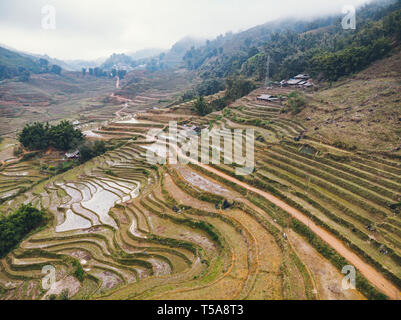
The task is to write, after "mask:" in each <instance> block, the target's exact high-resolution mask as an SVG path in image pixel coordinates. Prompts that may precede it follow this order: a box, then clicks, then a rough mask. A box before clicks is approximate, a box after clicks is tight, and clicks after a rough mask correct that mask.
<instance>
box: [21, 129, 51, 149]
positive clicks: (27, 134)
mask: <svg viewBox="0 0 401 320" xmlns="http://www.w3.org/2000/svg"><path fill="white" fill-rule="evenodd" d="M18 141H19V142H20V143H21V144H22V145H23V146H24V147H25V148H28V149H29V150H43V149H46V148H47V147H48V146H49V124H48V123H46V125H43V123H39V122H35V123H33V124H26V125H25V127H24V128H23V129H22V131H21V132H20V133H19V134H18Z"/></svg>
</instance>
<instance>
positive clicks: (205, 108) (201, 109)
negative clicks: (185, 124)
mask: <svg viewBox="0 0 401 320" xmlns="http://www.w3.org/2000/svg"><path fill="white" fill-rule="evenodd" d="M194 107H195V110H196V112H197V113H198V115H200V116H205V115H207V114H209V113H210V112H212V108H211V107H210V106H209V104H208V103H207V102H206V101H205V99H204V97H203V96H200V97H198V98H197V99H196V101H195V103H194Z"/></svg>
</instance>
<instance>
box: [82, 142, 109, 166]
mask: <svg viewBox="0 0 401 320" xmlns="http://www.w3.org/2000/svg"><path fill="white" fill-rule="evenodd" d="M78 149H79V154H80V158H79V160H80V161H81V163H84V162H86V161H88V160H90V159H92V158H94V157H97V156H100V155H102V154H103V153H105V152H106V151H107V148H106V143H105V142H104V141H95V142H91V141H87V142H85V143H84V144H82V145H81V146H79V148H78Z"/></svg>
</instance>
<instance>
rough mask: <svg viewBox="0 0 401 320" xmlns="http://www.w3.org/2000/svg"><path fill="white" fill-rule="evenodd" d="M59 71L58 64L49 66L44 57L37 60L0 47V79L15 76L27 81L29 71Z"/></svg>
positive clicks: (19, 79)
mask: <svg viewBox="0 0 401 320" xmlns="http://www.w3.org/2000/svg"><path fill="white" fill-rule="evenodd" d="M48 72H52V73H56V74H60V73H61V68H60V67H59V66H58V65H52V66H51V67H49V62H48V61H47V60H46V59H39V60H38V61H36V60H34V59H31V58H29V57H25V56H23V55H21V54H18V53H16V52H13V51H10V50H7V49H5V48H2V47H0V80H3V79H12V78H16V79H17V80H18V81H28V80H29V78H30V76H31V73H48Z"/></svg>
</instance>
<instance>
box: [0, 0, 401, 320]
mask: <svg viewBox="0 0 401 320" xmlns="http://www.w3.org/2000/svg"><path fill="white" fill-rule="evenodd" d="M17 2H18V3H19V2H20V1H16V2H15V3H17ZM33 2H36V4H35V5H33V8H35V10H36V11H37V12H33V9H31V10H32V12H31V14H32V16H35V17H36V16H37V19H38V21H37V24H38V27H37V28H38V29H40V30H39V31H32V35H34V34H36V33H34V32H38V33H39V32H42V33H43V34H46V35H48V33H46V32H54V34H57V32H60V37H63V36H64V34H63V32H64V29H63V28H64V26H63V25H62V24H63V23H64V19H67V17H66V16H64V15H63V14H64V11H63V10H66V11H65V12H66V13H65V14H67V13H68V12H70V11H69V10H72V9H71V8H72V7H73V6H74V4H73V3H75V1H72V2H69V3H70V4H69V5H67V2H66V4H64V5H61V4H60V6H59V5H58V4H57V5H56V4H55V5H54V7H53V6H52V5H50V6H47V7H45V9H44V11H43V10H42V11H41V8H42V7H41V5H42V4H41V3H40V1H33ZM50 2H51V1H50ZM153 2H160V1H153ZM189 2H191V1H189ZM223 2H224V1H223ZM251 2H252V1H251ZM283 2H289V3H290V2H291V1H283ZM306 2H308V3H309V2H310V3H314V1H309V0H308V1H306ZM350 2H352V1H350ZM354 2H355V5H356V4H357V3H359V4H360V3H362V4H360V5H359V6H356V11H355V12H354V14H356V21H357V24H356V26H355V28H352V25H351V27H350V28H346V27H347V26H349V25H347V23H351V24H352V16H351V18H350V20H347V19H345V20H344V19H343V17H344V15H345V14H344V13H341V9H342V6H341V5H336V6H333V8H334V9H335V10H334V9H333V12H326V11H324V12H323V11H322V12H318V11H316V12H314V13H313V14H312V13H310V14H309V13H308V14H307V13H305V17H303V16H297V18H292V17H293V14H292V13H291V12H290V13H291V14H290V13H288V17H290V16H291V18H287V16H286V15H285V14H284V13H280V15H279V14H278V15H277V17H276V18H275V19H273V18H272V17H270V16H266V17H265V18H264V20H260V19H259V18H260V17H259V16H257V17H259V18H257V17H255V21H259V20H260V21H269V22H267V23H264V24H262V22H260V21H259V22H260V23H258V22H252V23H251V24H249V25H248V24H241V25H238V26H235V27H228V26H227V29H224V28H226V27H225V26H223V25H220V24H217V23H216V27H215V28H216V30H217V31H216V32H217V33H216V35H217V34H218V33H219V32H226V31H228V30H230V28H231V29H234V30H237V31H235V32H227V33H225V34H224V35H223V34H221V35H219V36H216V35H214V36H212V34H210V35H208V36H207V37H204V38H201V37H195V36H193V37H192V36H186V37H184V38H182V39H181V40H179V41H178V42H177V39H175V41H173V42H171V44H173V45H172V46H171V45H170V46H169V47H170V49H160V50H158V49H148V50H142V51H140V50H139V49H144V48H145V49H147V48H155V47H156V45H155V44H154V43H153V42H150V43H149V44H147V43H144V44H143V45H140V43H142V42H141V41H142V40H141V41H139V40H138V42H136V41H137V40H135V39H134V38H135V34H133V35H130V36H132V37H133V38H132V39H130V41H132V47H127V48H126V50H125V51H123V52H125V53H113V52H121V50H122V49H121V47H120V45H121V43H125V42H123V40H121V39H125V37H121V39H120V38H119V37H118V36H117V35H115V38H116V39H112V38H113V35H110V33H108V32H106V31H104V32H105V33H104V40H105V41H104V43H94V42H96V41H92V40H94V39H97V38H95V36H93V37H94V39H92V40H91V41H89V40H88V41H87V44H88V46H91V45H92V46H93V48H94V49H93V50H94V51H93V52H94V53H95V55H94V56H93V57H92V58H89V57H86V56H87V55H88V54H89V52H90V50H89V48H87V49H84V48H82V52H83V53H82V54H83V55H84V56H83V57H82V58H79V59H78V58H75V57H76V56H79V54H78V52H74V54H75V55H73V54H71V58H70V56H69V52H73V50H72V49H73V48H71V49H68V48H67V47H68V45H66V47H65V50H66V51H65V54H64V55H63V54H62V52H61V51H57V50H61V49H60V45H55V44H54V45H53V47H54V48H53V47H52V46H50V45H49V47H48V48H47V46H46V43H45V42H43V43H42V44H41V45H42V48H41V49H40V50H39V48H38V46H37V45H33V44H32V49H30V48H29V46H28V45H25V46H21V47H20V48H19V47H18V43H22V42H18V41H17V40H15V39H12V37H11V36H6V34H7V30H8V29H7V28H8V27H7V23H8V22H7V21H9V20H7V19H6V18H5V17H6V15H7V14H8V15H10V16H14V15H15V17H19V15H23V13H18V10H19V9H18V8H13V2H12V1H8V0H7V1H5V4H4V5H0V9H1V10H0V11H2V10H3V7H4V10H5V13H2V14H1V15H0V17H1V18H0V21H1V20H3V18H4V23H1V24H0V34H1V35H2V37H1V44H0V300H87V299H90V300H201V301H204V300H400V299H401V216H400V214H401V95H400V93H401V80H400V79H401V49H400V48H401V46H400V44H401V1H399V0H398V1H396V0H385V1H359V2H358V1H354ZM100 3H102V4H103V3H104V2H103V1H100ZM134 3H136V5H138V6H139V5H140V1H134ZM315 4H316V2H315ZM345 4H346V3H345ZM120 5H122V2H121V1H116V6H120ZM172 5H173V6H174V5H175V4H172ZM249 5H250V4H249ZM64 6H66V7H64ZM70 6H71V7H70ZM104 6H105V7H108V5H104ZM188 6H189V4H188ZM227 6H229V4H227ZM241 6H242V5H241ZM268 6H269V2H268V1H267V2H266V8H267V7H268ZM296 6H301V4H300V3H299V2H297V4H296ZM129 8H131V7H129ZM129 8H127V10H128V11H129ZM42 9H43V8H42ZM53 9H54V10H53ZM21 10H22V9H21ZM26 10H27V9H26ZM99 10H100V9H99ZM102 10H103V9H101V10H100V11H99V12H100V13H99V14H101V12H102ZM158 10H162V8H160V9H158ZM177 10H178V9H177ZM182 10H187V8H186V6H185V8H183V9H182ZM210 10H213V9H210ZM216 10H217V9H216ZM230 10H231V9H230ZM233 10H234V9H233ZM283 10H284V9H283ZM316 10H317V9H316ZM325 10H326V9H325ZM327 10H329V9H327ZM53 11H54V12H53ZM334 11H335V12H334ZM202 12H203V11H201V12H199V15H201V14H203V13H202ZM230 12H231V11H230ZM349 12H351V13H350V14H352V10H351V11H349ZM56 13H57V15H55V17H53V16H52V14H56ZM25 14H28V13H25ZM69 14H71V12H70V13H69ZM78 16H79V15H78V13H77V17H78ZM156 16H157V14H156ZM43 17H47V18H46V19H47V20H45V21H43V20H42V25H40V21H41V19H42V18H43ZM269 17H270V18H269ZM53 18H54V19H56V20H55V21H53V20H52V19H53ZM35 19H36V18H35ZM77 19H78V18H77ZM210 19H212V18H210ZM233 19H234V17H233ZM258 19H259V20H258ZM269 19H270V20H269ZM122 20H123V19H122ZM96 21H97V20H96V19H95V18H94V21H93V23H96ZM250 21H253V20H252V19H251V20H250ZM350 21H351V22H350ZM53 22H57V25H56V26H57V27H55V28H54V30H51V31H49V30H46V28H44V27H45V26H46V25H47V26H48V27H49V28H50V29H51V27H52V23H53ZM81 22H82V21H81ZM81 22H80V23H81ZM43 23H44V24H43ZM105 23H110V24H111V22H105ZM121 23H122V22H121ZM177 23H178V22H177ZM194 23H195V22H194ZM241 23H242V22H241ZM244 23H245V20H244ZM21 24H22V21H21ZM77 24H78V22H77ZM188 24H189V22H188ZM10 25H11V24H10ZM119 26H120V24H117V26H114V27H113V29H112V30H113V32H114V31H115V30H116V28H117V29H118V28H119ZM245 26H248V27H245ZM22 27H24V28H27V30H28V29H29V28H33V27H32V26H29V25H28V22H27V24H26V25H24V26H22V25H21V28H22ZM95 27H96V25H94V26H93V28H95ZM181 27H182V26H181ZM10 28H11V27H10ZM41 28H42V29H43V28H44V29H43V30H42V29H41ZM183 28H184V27H183ZM188 28H189V27H188ZM219 28H220V29H221V28H222V30H220V29H219ZM239 29H241V30H242V31H238V30H239ZM10 30H11V29H10ZM90 30H92V29H90V28H89V29H88V31H87V32H88V33H89V32H92V31H90ZM99 30H100V29H99ZM127 30H128V29H127ZM156 30H159V29H157V28H156V27H155V29H154V30H153V31H152V32H156ZM172 30H173V29H172ZM194 30H195V29H191V28H189V29H188V34H189V33H191V32H193V33H194V34H196V32H195V31H196V30H195V31H194ZM243 30H245V31H243ZM184 31H186V30H184ZM15 32H16V33H15V35H17V34H19V33H17V31H15ZM71 32H73V31H71ZM74 32H75V31H74ZM102 32H103V31H102ZM110 32H111V31H110ZM121 32H122V31H121ZM127 32H128V31H127ZM171 32H173V31H171ZM180 32H182V30H180ZM205 32H206V31H205ZM82 33H83V32H82ZM3 35H4V36H3ZM109 36H110V38H107V37H109ZM175 36H176V35H175V34H174V35H171V36H169V37H172V39H174V37H175ZM21 37H22V34H21ZM32 37H34V36H32ZM49 37H53V36H50V35H49ZM65 37H66V38H65V39H67V40H66V43H70V42H69V41H72V38H71V39H70V38H69V37H67V36H65ZM75 37H76V39H78V38H79V41H81V38H80V37H84V35H83V34H82V35H79V34H77V35H76V36H75ZM138 37H139V36H138ZM166 37H167V35H166ZM162 38H163V37H161V36H160V41H162V40H163V41H167V40H166V39H162ZM35 39H36V38H35ZM38 39H39V38H38ZM82 39H84V38H82ZM141 39H142V38H141ZM157 39H159V38H158V36H156V35H155V39H153V40H152V41H156V40H157ZM106 40H107V41H106ZM120 40H121V41H122V42H121V43H120V42H118V41H120ZM21 41H23V40H21ZM27 41H28V40H27ZM32 41H33V40H32ZM54 41H56V40H54ZM76 41H78V40H76ZM124 41H125V40H124ZM143 41H145V40H143ZM28 42H29V41H28ZM28 42H27V43H28ZM50 42H51V41H50V40H49V43H50ZM107 42H110V43H107ZM114 43H116V46H115V47H107V46H111V45H112V44H114ZM117 43H118V46H117ZM134 44H135V45H134ZM8 45H9V46H10V47H9V46H8ZM103 45H104V46H105V47H104V49H103V51H99V52H101V53H99V54H98V55H96V52H97V50H100V49H99V48H98V46H103ZM163 46H165V42H160V47H163ZM14 47H15V48H18V49H14ZM132 48H134V49H135V50H134V51H130V50H131V49H132ZM78 49H79V48H77V50H78ZM68 50H70V51H68ZM110 50H111V51H110ZM29 52H39V53H40V54H36V53H35V54H34V53H29ZM58 52H60V54H59V53H58ZM103 52H109V53H108V54H107V55H108V56H109V57H105V58H101V59H97V58H99V57H100V56H102V55H103ZM87 53H88V54H87ZM111 53H113V54H111ZM47 54H49V55H47ZM50 55H51V56H53V55H54V56H55V57H57V58H52V57H50ZM107 55H106V56H107ZM91 56H92V55H91ZM95 59H97V60H95ZM205 143H206V145H205ZM205 159H206V161H205ZM173 160H175V161H173ZM166 308H167V307H166ZM177 310H178V311H177V312H181V311H182V312H183V314H184V313H186V312H187V310H186V309H182V310H181V309H177ZM162 311H163V312H165V313H168V310H167V309H163V310H162ZM237 311H238V310H237ZM172 312H173V311H172ZM188 314H189V311H188Z"/></svg>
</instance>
